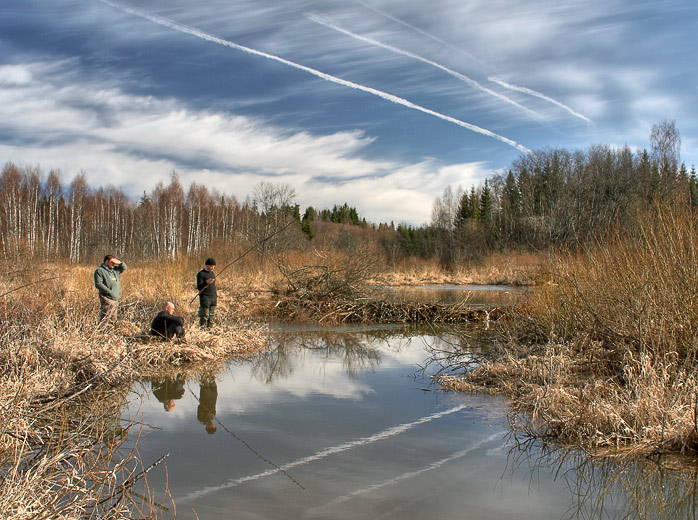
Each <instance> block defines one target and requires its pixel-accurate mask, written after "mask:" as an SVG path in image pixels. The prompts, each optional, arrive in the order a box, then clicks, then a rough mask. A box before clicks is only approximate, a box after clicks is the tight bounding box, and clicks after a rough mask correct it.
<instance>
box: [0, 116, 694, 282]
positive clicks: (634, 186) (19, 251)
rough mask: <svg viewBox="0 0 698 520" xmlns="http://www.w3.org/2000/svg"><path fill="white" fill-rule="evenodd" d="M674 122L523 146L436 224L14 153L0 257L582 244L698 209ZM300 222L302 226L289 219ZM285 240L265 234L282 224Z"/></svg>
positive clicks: (258, 190)
mask: <svg viewBox="0 0 698 520" xmlns="http://www.w3.org/2000/svg"><path fill="white" fill-rule="evenodd" d="M680 146H681V139H680V135H679V131H678V129H677V128H676V124H675V122H674V121H663V122H661V123H658V124H656V125H654V126H653V127H652V131H651V134H650V149H649V150H648V149H643V150H636V151H633V150H631V149H629V148H628V147H627V146H625V147H621V148H615V147H612V146H610V145H602V144H599V145H593V146H590V147H589V148H588V149H586V150H574V151H571V150H566V149H544V150H538V151H534V152H532V153H529V154H525V155H521V156H520V157H519V158H517V159H516V160H515V161H514V162H513V163H512V164H511V165H510V167H509V168H508V169H507V171H506V172H505V173H497V174H494V175H493V176H492V177H491V178H489V179H487V180H485V182H484V183H483V184H482V185H480V186H471V187H470V189H469V190H464V189H463V188H462V187H457V188H456V189H454V188H452V187H451V186H447V187H446V188H445V189H444V192H443V196H442V197H438V198H437V199H436V200H435V201H434V203H433V208H432V219H431V222H430V223H425V224H423V225H421V226H414V225H410V224H406V223H398V224H397V225H395V223H393V222H390V223H368V222H366V220H365V219H363V218H361V216H360V215H359V214H358V212H357V211H356V209H355V208H354V207H351V206H349V204H348V203H346V202H345V203H343V204H341V205H339V204H338V205H335V206H334V207H333V208H332V209H329V208H325V209H315V208H313V207H307V208H305V209H304V211H303V213H301V208H300V207H299V205H298V204H296V203H295V197H296V192H295V190H294V188H292V187H291V186H290V185H287V184H272V183H270V182H266V181H262V182H260V183H259V184H258V185H257V186H255V188H254V190H253V193H252V194H251V195H249V196H247V197H246V198H245V199H244V201H240V200H239V199H238V198H236V196H235V195H233V194H225V193H220V192H219V191H218V190H217V189H216V188H215V187H211V186H206V185H203V184H196V183H194V184H191V185H190V186H189V188H188V189H187V190H185V188H184V187H183V186H182V185H181V183H180V182H179V180H178V177H177V174H176V173H175V172H173V173H172V177H171V181H170V183H169V184H168V185H163V184H159V185H158V186H156V187H155V189H153V190H152V191H151V192H150V193H146V192H144V193H143V196H142V197H141V198H140V200H137V201H136V200H133V199H131V198H129V197H128V196H127V195H126V194H125V193H123V192H122V191H120V190H119V189H117V188H114V187H112V186H100V187H90V186H89V185H88V183H87V180H86V174H85V172H81V173H79V174H78V175H76V176H75V177H74V179H73V180H72V182H71V183H70V184H69V185H67V186H66V185H64V184H63V182H62V177H61V173H60V172H58V171H54V170H51V171H49V172H48V174H46V173H45V172H44V171H43V170H42V169H41V168H40V167H38V166H36V167H31V166H25V167H18V166H16V165H15V164H13V163H11V162H8V163H7V164H5V166H4V168H3V170H2V174H1V175H0V254H1V255H2V258H3V259H5V260H8V261H17V260H20V259H26V260H44V261H68V262H70V263H81V262H85V261H88V262H91V263H94V262H96V261H99V259H101V256H102V255H104V254H107V253H110V254H115V255H117V256H119V257H124V258H131V259H145V260H148V259H153V260H175V259H177V258H181V257H183V256H192V255H199V256H200V255H205V256H210V255H215V254H217V253H220V254H221V255H224V254H227V253H229V252H230V251H231V250H233V249H235V248H238V249H239V248H241V247H243V248H246V247H249V246H250V245H252V244H256V243H259V242H262V241H263V244H262V247H261V248H260V251H259V252H260V253H261V255H262V257H264V256H266V255H268V254H269V253H271V252H281V251H288V250H298V251H306V250H309V249H313V248H314V249H320V250H328V249H329V250H336V251H339V252H343V253H346V254H349V255H352V254H357V253H358V252H359V251H360V250H361V251H365V250H366V249H367V248H368V249H369V250H370V251H371V252H372V253H373V254H374V256H375V257H376V258H379V259H380V260H381V261H382V266H383V267H385V268H396V267H399V266H400V265H404V264H405V263H406V262H410V261H414V260H415V259H421V260H427V261H436V262H438V264H439V266H440V267H441V268H445V269H452V268H454V266H457V265H459V264H462V263H464V262H465V263H468V262H473V261H478V260H481V259H483V258H485V257H487V256H488V255H491V254H492V253H500V252H513V251H519V252H530V251H549V250H551V249H553V248H560V247H562V248H565V249H576V248H580V247H581V248H585V247H586V246H588V245H590V244H594V243H598V242H599V241H603V240H605V239H606V238H608V237H610V236H611V233H612V232H613V233H617V232H618V231H620V232H622V233H623V234H625V235H627V234H628V233H629V234H632V233H633V230H634V229H637V224H638V219H639V218H640V216H641V215H645V211H646V210H647V209H648V208H652V207H657V205H667V204H670V205H672V206H673V207H677V206H678V207H683V208H696V207H697V206H698V179H697V176H696V170H695V167H694V166H692V167H691V169H690V171H689V170H688V169H687V167H686V165H685V164H682V163H681V162H680ZM291 220H293V221H295V223H296V225H287V224H288V223H289V222H290V221H291ZM282 228H283V232H282V233H278V234H277V235H275V236H274V237H273V239H271V240H268V241H264V239H265V238H266V237H269V236H270V235H272V234H274V233H276V232H278V231H279V230H281V229H282Z"/></svg>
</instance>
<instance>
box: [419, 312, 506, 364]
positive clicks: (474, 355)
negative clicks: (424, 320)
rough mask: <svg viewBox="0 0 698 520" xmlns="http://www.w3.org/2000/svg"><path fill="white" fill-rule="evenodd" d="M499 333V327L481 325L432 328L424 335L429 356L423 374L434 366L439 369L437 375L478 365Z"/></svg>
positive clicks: (423, 338)
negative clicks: (487, 327)
mask: <svg viewBox="0 0 698 520" xmlns="http://www.w3.org/2000/svg"><path fill="white" fill-rule="evenodd" d="M498 333H499V332H498V330H497V329H496V328H494V327H492V328H489V329H486V328H485V327H484V326H483V325H482V324H480V323H467V324H460V325H441V326H439V327H432V328H431V330H430V332H429V333H426V334H424V335H423V336H422V340H423V341H424V345H425V348H426V350H427V352H429V355H430V357H429V359H428V360H427V362H426V364H425V366H424V369H423V372H426V371H427V369H429V368H430V367H432V366H436V369H435V370H434V372H435V373H436V374H437V375H438V374H443V373H446V372H452V371H456V372H461V371H462V370H463V369H468V368H471V367H473V366H476V365H477V364H479V363H480V361H481V360H482V359H483V357H486V356H487V355H488V354H489V352H490V351H491V348H492V345H494V342H495V340H496V338H497V335H498Z"/></svg>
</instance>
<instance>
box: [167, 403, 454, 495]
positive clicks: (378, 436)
mask: <svg viewBox="0 0 698 520" xmlns="http://www.w3.org/2000/svg"><path fill="white" fill-rule="evenodd" d="M466 407H467V405H464V404H462V405H459V406H455V407H453V408H449V409H448V410H444V411H442V412H437V413H434V414H431V415H427V416H425V417H422V418H420V419H417V420H415V421H412V422H408V423H403V424H399V425H398V426H393V427H392V428H388V429H387V430H383V431H381V432H378V433H375V434H373V435H369V436H368V437H362V438H360V439H356V440H354V441H349V442H345V443H344V444H340V445H338V446H332V447H329V448H325V449H324V450H321V451H318V452H317V453H314V454H313V455H309V456H307V457H303V458H302V459H297V460H295V461H293V462H289V463H288V464H283V465H282V466H279V467H278V468H275V469H268V470H266V471H263V472H261V473H257V474H255V475H249V476H247V477H240V478H235V479H230V480H228V481H227V482H224V483H223V484H220V485H218V486H210V487H206V488H203V489H200V490H198V491H192V492H191V493H188V494H186V495H184V496H183V497H177V499H176V500H177V503H184V502H189V501H191V500H194V499H197V498H201V497H203V496H206V495H209V494H211V493H214V492H216V491H220V490H222V489H229V488H233V487H235V486H238V485H240V484H242V483H244V482H249V481H252V480H259V479H262V478H264V477H268V476H270V475H274V474H276V473H279V472H281V471H287V470H289V469H292V468H295V467H297V466H302V465H303V464H308V463H310V462H315V461H316V460H320V459H324V458H325V457H329V456H330V455H334V454H336V453H341V452H343V451H347V450H350V449H352V448H356V447H358V446H365V445H367V444H371V443H374V442H377V441H382V440H384V439H388V438H390V437H394V436H395V435H399V434H401V433H404V432H406V431H408V430H410V429H412V428H414V427H415V426H419V425H420V424H425V423H428V422H430V421H433V420H435V419H440V418H441V417H444V416H446V415H450V414H452V413H456V412H460V411H461V410H463V409H464V408H466Z"/></svg>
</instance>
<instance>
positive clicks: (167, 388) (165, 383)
mask: <svg viewBox="0 0 698 520" xmlns="http://www.w3.org/2000/svg"><path fill="white" fill-rule="evenodd" d="M184 383H185V380H184V376H182V374H177V375H176V376H175V377H174V378H172V377H164V378H160V379H153V380H152V381H151V382H150V385H151V387H152V389H153V395H154V396H155V398H156V399H157V400H158V401H160V402H161V403H162V404H163V406H164V407H165V411H167V412H171V411H172V410H174V407H175V399H181V398H182V396H184Z"/></svg>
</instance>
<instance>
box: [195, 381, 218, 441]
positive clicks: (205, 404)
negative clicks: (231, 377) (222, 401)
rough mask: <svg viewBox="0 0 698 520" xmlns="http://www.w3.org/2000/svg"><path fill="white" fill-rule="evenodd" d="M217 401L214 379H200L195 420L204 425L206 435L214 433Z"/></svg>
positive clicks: (216, 387) (216, 388)
mask: <svg viewBox="0 0 698 520" xmlns="http://www.w3.org/2000/svg"><path fill="white" fill-rule="evenodd" d="M217 399H218V386H217V385H216V379H215V378H213V377H208V376H204V377H202V378H201V385H200V389H199V408H198V409H197V410H196V418H197V419H199V422H201V423H203V424H205V425H206V432H207V433H216V424H215V423H214V422H213V419H214V418H215V417H216V400H217Z"/></svg>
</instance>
